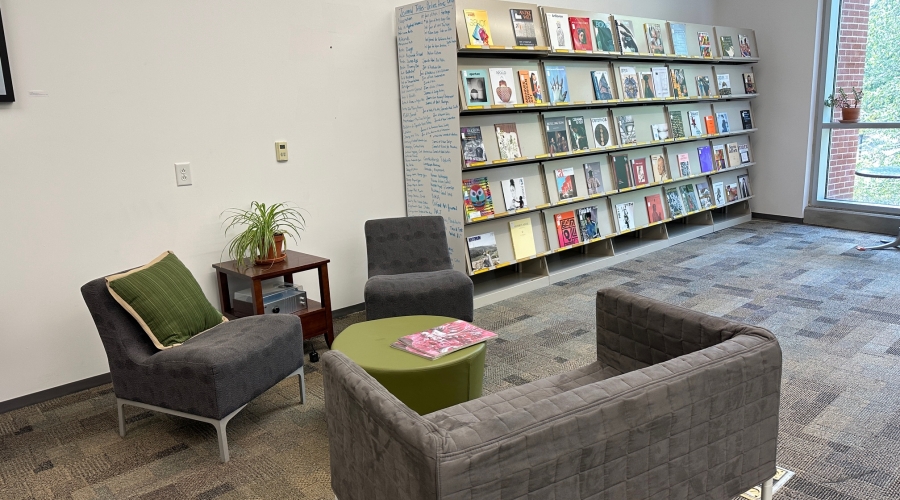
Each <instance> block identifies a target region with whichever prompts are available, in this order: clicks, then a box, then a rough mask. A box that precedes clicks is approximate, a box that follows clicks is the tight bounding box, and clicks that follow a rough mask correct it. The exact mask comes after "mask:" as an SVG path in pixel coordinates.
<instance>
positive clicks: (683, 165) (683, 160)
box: [678, 153, 691, 177]
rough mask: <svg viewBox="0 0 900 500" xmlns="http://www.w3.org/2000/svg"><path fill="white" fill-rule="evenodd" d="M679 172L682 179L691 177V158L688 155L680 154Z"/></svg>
mask: <svg viewBox="0 0 900 500" xmlns="http://www.w3.org/2000/svg"><path fill="white" fill-rule="evenodd" d="M678 172H679V173H680V174H681V176H682V177H690V175H691V157H690V155H688V154H687V153H678Z"/></svg>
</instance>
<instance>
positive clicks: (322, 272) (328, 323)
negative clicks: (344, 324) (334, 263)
mask: <svg viewBox="0 0 900 500" xmlns="http://www.w3.org/2000/svg"><path fill="white" fill-rule="evenodd" d="M319 295H320V296H321V297H320V298H321V299H322V307H323V308H324V309H325V343H326V344H328V348H329V349H330V348H331V343H332V342H334V324H333V322H332V317H331V290H330V289H329V287H328V264H322V265H321V266H319Z"/></svg>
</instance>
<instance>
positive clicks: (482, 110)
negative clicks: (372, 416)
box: [396, 0, 759, 307]
mask: <svg viewBox="0 0 900 500" xmlns="http://www.w3.org/2000/svg"><path fill="white" fill-rule="evenodd" d="M466 9H476V10H484V11H486V12H487V15H488V19H489V25H490V29H491V38H492V39H493V40H494V41H496V42H497V43H498V44H500V45H490V46H478V45H470V44H468V43H466V42H467V38H468V34H467V29H466V20H465V15H464V10H466ZM511 9H528V10H531V11H532V13H533V14H534V19H533V21H534V29H535V40H536V46H534V47H523V46H515V45H514V44H515V43H516V41H515V34H514V33H513V28H512V23H511V21H510V10H511ZM548 12H554V13H562V14H568V15H571V16H579V17H591V16H592V14H591V13H590V12H584V11H574V10H566V9H556V8H553V7H539V6H537V5H535V4H525V3H516V2H506V1H503V2H501V1H498V0H439V1H431V0H426V1H423V2H417V3H414V4H410V5H406V6H402V7H398V8H397V10H396V15H397V50H398V60H399V75H400V96H401V118H402V125H403V145H404V167H405V179H406V192H407V213H408V215H428V214H441V215H443V216H444V219H445V221H446V223H447V229H448V242H449V246H450V253H451V259H452V260H453V265H454V267H455V268H456V269H459V270H461V271H464V272H467V273H468V274H469V275H470V276H471V277H472V280H473V282H474V283H475V292H476V298H475V305H476V307H479V306H482V305H486V304H490V303H493V302H496V301H499V300H503V299H505V298H508V297H512V296H515V295H518V294H521V293H525V292H528V291H532V290H536V289H539V288H541V287H544V286H548V285H550V284H552V283H557V282H560V281H563V280H566V279H570V278H572V277H574V276H578V275H580V274H584V273H587V272H591V271H594V270H597V269H602V268H605V267H609V266H613V265H616V264H617V263H620V262H622V261H625V260H628V259H632V258H636V257H639V256H642V255H646V254H647V253H650V252H653V251H656V250H659V249H661V248H666V247H668V246H671V245H673V244H677V243H681V242H683V241H688V240H691V239H693V238H697V237H699V236H703V235H706V234H710V233H712V232H715V231H719V230H721V229H725V228H727V227H731V226H734V225H737V224H741V223H743V222H746V221H748V220H750V217H751V212H750V203H749V200H750V199H752V198H753V196H752V194H751V195H749V196H746V197H744V198H741V199H736V200H734V201H732V202H720V203H718V204H714V205H712V206H708V207H706V208H702V209H700V210H695V211H692V212H689V213H685V214H683V215H680V216H677V217H672V215H671V213H670V210H668V209H667V208H668V204H667V203H666V202H663V207H662V209H663V211H664V214H663V219H662V220H659V221H657V222H651V221H650V220H649V216H648V214H647V213H646V209H645V206H644V201H643V200H644V197H645V196H646V195H655V194H659V195H660V196H661V199H662V200H666V193H665V188H668V187H672V186H679V185H681V184H688V183H691V184H693V183H694V182H696V181H701V182H703V181H705V182H706V183H707V185H708V187H709V188H710V189H711V188H712V186H713V183H718V182H723V183H725V184H733V183H734V181H735V179H736V178H737V176H738V175H743V174H747V173H748V172H749V168H750V167H753V166H754V165H756V162H755V161H753V160H752V158H751V159H750V161H749V162H747V163H741V164H738V165H734V166H730V167H728V168H724V169H721V170H718V171H712V172H700V171H699V169H698V165H697V164H696V163H699V161H698V159H697V157H696V147H695V146H709V147H710V149H712V147H713V146H715V145H722V144H725V142H727V140H728V139H729V138H735V137H739V136H743V142H744V143H747V144H748V145H749V143H750V141H749V135H750V134H752V133H753V132H755V131H756V129H755V128H749V129H740V130H736V129H734V128H731V130H730V131H729V132H725V133H713V134H701V135H696V136H692V135H691V133H690V131H689V130H687V129H688V124H687V121H686V120H685V122H684V124H683V125H684V128H685V129H686V130H685V131H684V132H685V135H686V136H685V137H680V138H674V139H673V138H669V139H663V140H653V139H652V137H649V135H650V131H649V128H650V127H649V126H646V127H644V128H646V129H647V130H643V128H641V127H639V126H638V123H640V124H641V125H646V123H656V122H655V121H649V122H648V121H647V120H658V121H660V122H663V123H664V124H667V125H669V126H671V124H670V122H669V118H668V116H669V112H670V111H682V115H685V113H684V112H683V111H684V110H686V109H688V108H687V107H684V106H682V105H688V106H691V105H693V106H694V107H695V108H696V109H699V110H701V111H702V114H701V117H702V116H710V115H712V116H716V115H717V113H725V114H727V115H728V120H729V124H730V125H732V126H734V127H741V126H742V121H741V119H740V117H739V116H738V115H736V113H740V112H743V111H749V112H750V116H751V118H752V109H751V106H750V104H751V100H752V99H755V98H757V97H758V96H759V94H757V93H751V94H733V95H714V94H715V93H716V92H717V88H718V86H717V85H712V86H711V88H710V90H711V94H713V95H710V96H699V95H689V96H686V97H679V98H672V97H668V98H664V97H663V98H650V99H643V98H642V99H624V98H623V93H622V92H621V88H622V86H621V84H620V83H621V82H620V81H619V74H620V71H619V67H620V66H623V65H625V66H634V67H636V68H638V71H639V72H640V71H641V70H643V71H645V72H646V69H647V68H649V67H651V66H666V68H667V70H668V69H673V68H680V69H683V70H684V73H685V75H686V77H687V76H689V77H690V78H687V79H689V80H693V79H694V75H708V77H709V78H710V81H711V82H716V81H717V79H716V77H717V75H718V74H729V75H730V79H731V83H732V88H733V89H734V90H735V91H737V90H738V89H739V88H740V87H741V86H742V81H741V78H740V75H741V74H742V73H745V72H746V73H752V72H753V67H752V65H753V64H754V63H758V62H759V58H758V57H748V58H745V57H734V58H729V57H721V55H720V45H719V43H718V42H717V41H718V40H719V37H720V36H724V35H728V36H731V37H732V38H733V40H738V36H739V35H740V36H745V37H747V39H748V40H749V44H750V47H751V50H752V53H753V54H754V55H758V50H757V46H756V40H755V34H754V33H753V31H752V30H748V29H741V30H738V29H735V28H728V27H720V26H705V25H696V24H690V23H685V25H686V26H687V33H688V34H689V35H690V34H691V32H692V31H705V32H707V33H709V34H710V38H711V42H712V43H711V46H712V57H700V55H699V53H698V52H699V47H698V46H697V45H698V44H697V40H696V38H695V39H694V40H691V36H688V37H687V41H688V47H689V48H690V50H689V54H688V55H686V56H679V55H675V54H674V53H673V52H674V50H673V48H672V39H671V32H670V28H669V23H668V22H666V21H663V20H654V19H644V18H640V17H634V16H626V17H624V18H625V19H629V20H632V22H633V23H634V26H635V27H637V26H643V23H658V24H661V25H662V26H663V27H664V31H665V33H666V35H667V37H666V38H664V41H665V51H666V54H663V55H651V54H649V53H648V51H647V48H646V41H645V40H636V41H637V42H638V46H639V47H638V48H639V52H638V53H626V54H623V53H621V52H602V51H576V50H552V49H551V48H550V44H549V42H548V41H549V36H550V33H549V31H548V30H547V29H546V26H545V23H544V20H545V19H546V13H548ZM613 18H615V19H619V18H620V16H616V15H615V14H613ZM635 31H637V29H636V30H635ZM638 38H641V39H643V36H641V37H638ZM616 48H617V49H620V47H619V42H618V41H616ZM548 66H563V67H566V68H567V73H569V72H571V75H569V76H568V79H569V85H570V91H571V99H570V102H569V103H566V104H556V105H553V104H550V103H547V102H543V103H534V104H532V103H527V104H526V103H522V102H521V101H522V96H521V94H518V96H517V97H518V101H519V102H518V103H516V104H500V105H497V104H493V105H485V106H467V105H466V99H464V98H461V96H462V95H463V92H464V91H465V89H464V85H463V82H462V79H461V76H460V72H461V71H462V70H467V69H481V68H490V67H511V68H513V72H514V73H516V72H517V71H519V70H524V69H528V70H531V71H535V72H537V74H538V75H539V79H540V81H541V82H542V83H543V84H544V88H545V89H546V74H547V72H546V68H547V67H548ZM594 68H597V69H602V70H606V71H608V74H609V76H610V79H611V82H610V83H611V87H612V89H613V94H614V96H615V97H617V98H616V99H610V100H596V99H594V98H593V97H595V96H594V95H593V89H592V87H591V83H590V80H585V79H584V78H583V76H584V75H585V74H589V73H586V72H587V71H588V70H591V69H594ZM514 83H515V85H514V86H513V89H514V90H515V91H516V92H519V89H518V87H520V84H519V82H514ZM693 90H696V89H693ZM691 110H692V111H693V110H694V108H691ZM574 111H579V112H580V113H579V115H582V116H583V115H584V114H588V116H606V117H608V118H609V121H610V123H611V124H613V126H614V124H615V120H616V117H618V116H620V115H628V116H632V115H634V116H635V117H636V118H635V122H636V124H635V129H636V130H639V132H637V141H636V143H634V144H627V145H618V142H619V141H618V137H616V136H615V134H614V137H615V140H614V142H615V144H613V145H612V146H610V147H605V148H598V147H591V148H588V149H583V150H580V151H573V152H567V153H556V154H551V153H550V152H549V146H548V141H547V132H545V130H546V128H545V120H546V119H547V118H554V117H557V118H559V117H562V116H565V115H566V114H567V113H568V114H569V115H572V113H569V112H574ZM585 121H589V118H585ZM701 121H702V120H701ZM751 122H752V119H751ZM498 123H515V124H516V126H517V134H518V139H519V145H520V150H521V154H522V155H523V156H521V157H517V158H511V159H499V158H500V155H499V149H498V145H497V140H496V135H495V134H494V125H495V124H498ZM475 126H479V127H481V130H482V133H483V134H484V137H483V144H484V147H485V149H489V150H490V151H489V152H488V154H487V155H486V156H487V161H484V162H478V163H471V164H470V165H468V166H465V165H464V164H463V161H462V153H461V141H460V135H459V131H460V128H461V127H475ZM701 126H702V124H701ZM690 150H693V151H694V152H693V153H692V159H691V167H692V170H691V172H689V173H690V175H685V176H681V175H680V172H678V168H677V166H675V164H674V163H673V162H675V157H676V155H677V154H679V153H682V154H684V153H686V152H689V151H690ZM624 154H627V155H629V159H631V158H639V157H640V156H638V155H640V154H644V155H646V157H648V159H649V155H653V154H656V155H662V156H663V157H664V158H665V163H666V171H667V172H666V174H667V176H668V179H665V180H658V179H655V178H654V179H652V181H651V182H649V183H648V184H646V185H640V186H636V187H629V188H623V189H609V188H615V187H616V185H615V180H614V178H613V180H612V183H611V184H610V183H609V181H608V179H607V178H604V184H603V185H604V186H605V187H606V188H607V190H606V191H605V192H602V193H597V194H593V195H588V196H585V195H584V193H586V192H587V191H586V190H582V189H583V187H584V186H583V185H581V184H578V182H577V179H578V178H579V177H580V178H581V180H582V181H583V180H584V174H583V172H578V169H579V168H580V164H575V163H574V162H577V161H580V160H584V162H588V161H590V162H595V161H599V162H601V164H603V163H607V166H606V167H601V168H606V169H607V170H606V171H607V172H608V173H613V172H614V169H613V165H612V164H611V160H610V159H609V156H610V155H624ZM588 157H590V158H588ZM567 160H570V161H567ZM573 165H574V166H575V167H576V168H575V170H576V174H575V175H576V184H578V185H579V189H578V190H577V192H578V193H579V194H581V196H577V197H575V198H572V199H565V200H560V199H558V195H557V192H556V185H555V184H554V183H552V179H553V175H554V174H553V172H554V169H555V168H565V166H568V167H569V168H572V167H573ZM673 166H675V168H673ZM474 177H487V178H488V179H489V181H488V183H489V185H490V186H491V188H492V189H495V188H494V187H493V186H498V187H499V186H500V184H499V180H498V179H514V178H524V179H526V180H525V189H526V195H527V201H528V203H529V205H528V206H526V207H524V208H521V209H518V210H515V211H509V212H506V211H504V209H505V208H506V207H505V205H504V195H503V194H502V193H501V190H500V189H496V190H495V191H494V193H493V195H492V197H493V203H494V207H495V213H494V214H493V215H487V216H482V217H475V218H473V219H471V220H467V219H466V215H465V207H464V203H463V196H462V190H461V188H462V180H463V179H470V178H474ZM654 177H655V176H654ZM582 184H583V183H582ZM620 202H622V203H628V202H632V203H634V205H635V207H634V219H635V220H634V221H633V224H634V226H635V227H634V228H633V229H626V230H622V231H619V230H618V227H617V223H616V216H615V205H616V204H617V203H620ZM588 206H591V207H592V206H597V208H598V227H599V228H600V234H601V236H600V237H598V238H595V239H591V240H588V241H580V242H579V243H577V244H574V245H568V246H563V247H560V246H559V245H558V241H557V235H556V230H555V229H556V228H555V226H554V223H553V216H554V215H555V214H558V213H561V212H567V211H569V210H577V209H578V208H583V207H588ZM525 218H528V219H530V221H531V227H532V236H533V239H534V244H535V250H536V253H535V254H534V255H530V256H524V257H522V258H519V259H516V258H515V253H514V250H513V247H512V241H511V235H510V227H509V223H510V222H511V221H518V220H521V219H525ZM484 233H493V234H494V236H495V238H496V243H497V249H498V253H499V255H500V259H499V261H500V262H499V263H497V264H495V265H493V266H491V267H487V268H484V269H480V270H477V271H472V267H471V263H470V262H469V258H468V248H467V244H466V237H467V236H473V235H479V234H484Z"/></svg>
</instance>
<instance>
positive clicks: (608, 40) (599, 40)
mask: <svg viewBox="0 0 900 500" xmlns="http://www.w3.org/2000/svg"><path fill="white" fill-rule="evenodd" d="M598 17H600V16H598ZM602 17H604V18H605V19H592V20H591V24H592V25H593V26H594V44H595V45H596V46H597V50H602V51H606V52H614V51H615V50H616V42H615V40H613V34H612V30H611V29H610V28H609V21H608V19H609V16H602Z"/></svg>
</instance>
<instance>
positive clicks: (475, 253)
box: [466, 233, 500, 271]
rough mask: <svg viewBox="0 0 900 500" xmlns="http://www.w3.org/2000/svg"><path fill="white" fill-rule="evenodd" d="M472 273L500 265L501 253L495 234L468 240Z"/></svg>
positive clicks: (485, 234)
mask: <svg viewBox="0 0 900 500" xmlns="http://www.w3.org/2000/svg"><path fill="white" fill-rule="evenodd" d="M466 245H468V247H469V262H470V263H471V264H472V271H480V270H482V269H489V268H492V267H494V266H496V265H497V264H499V263H500V251H499V250H498V249H497V239H496V238H495V237H494V233H484V234H477V235H475V236H469V237H468V238H466Z"/></svg>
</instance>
